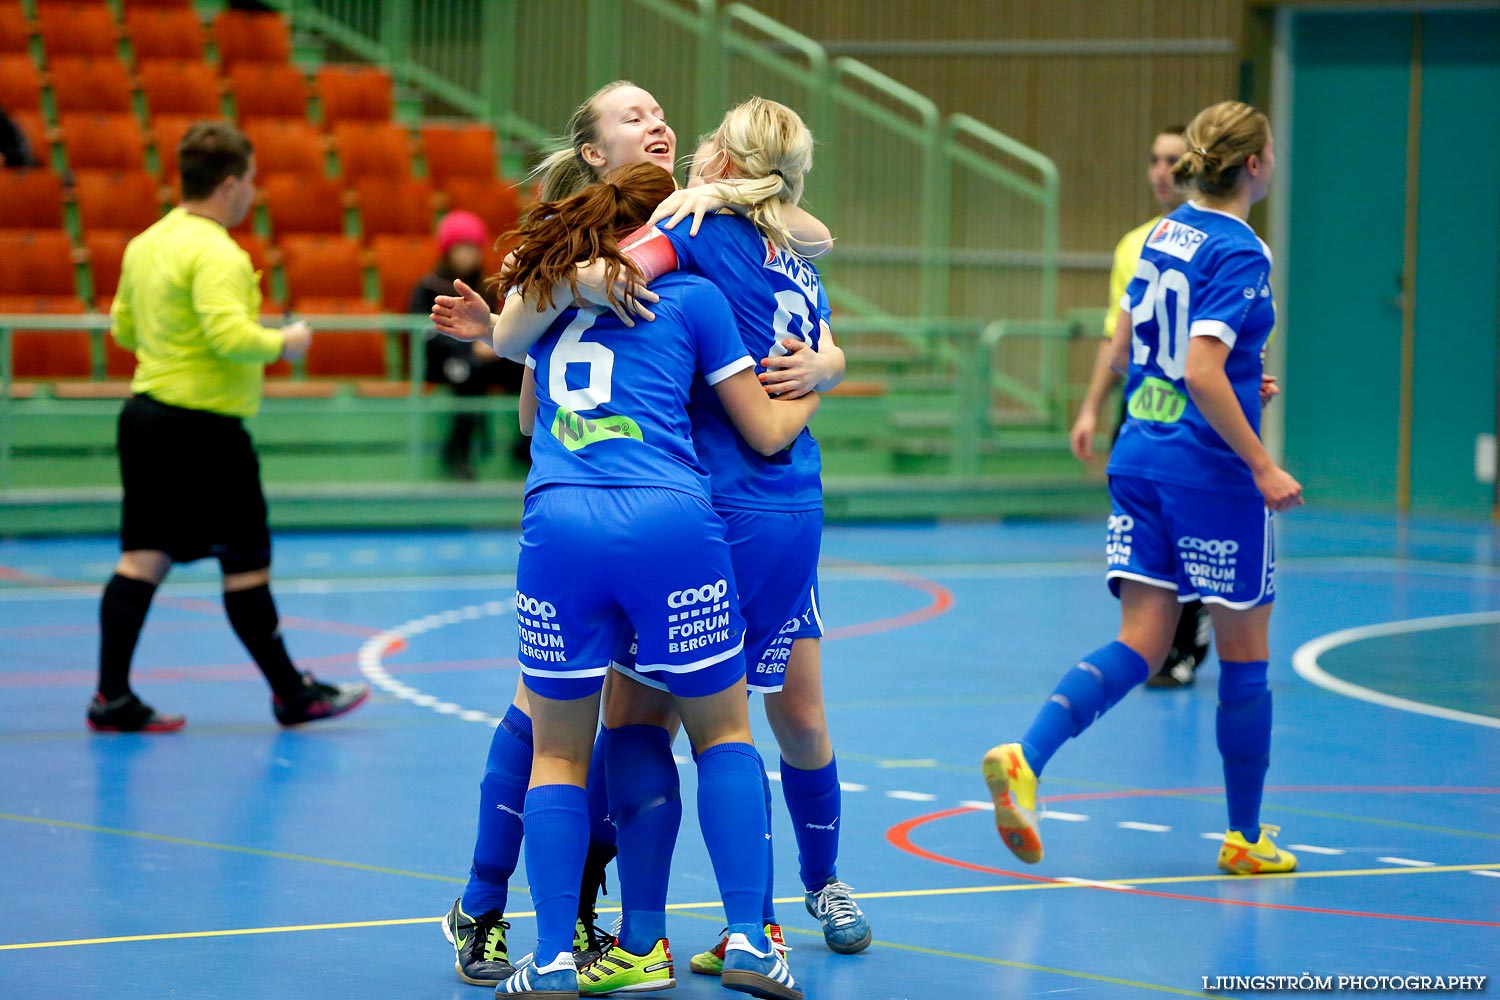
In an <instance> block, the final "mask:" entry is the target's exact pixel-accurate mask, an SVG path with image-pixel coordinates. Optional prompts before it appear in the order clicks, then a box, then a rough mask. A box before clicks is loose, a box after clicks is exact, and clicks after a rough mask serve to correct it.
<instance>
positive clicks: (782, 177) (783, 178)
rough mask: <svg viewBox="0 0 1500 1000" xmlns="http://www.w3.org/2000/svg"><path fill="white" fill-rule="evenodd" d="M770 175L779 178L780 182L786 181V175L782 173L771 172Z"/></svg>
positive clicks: (777, 171) (778, 171)
mask: <svg viewBox="0 0 1500 1000" xmlns="http://www.w3.org/2000/svg"><path fill="white" fill-rule="evenodd" d="M771 173H773V174H775V175H776V176H777V177H780V178H781V179H782V180H786V174H784V173H782V172H781V171H780V170H772V171H771Z"/></svg>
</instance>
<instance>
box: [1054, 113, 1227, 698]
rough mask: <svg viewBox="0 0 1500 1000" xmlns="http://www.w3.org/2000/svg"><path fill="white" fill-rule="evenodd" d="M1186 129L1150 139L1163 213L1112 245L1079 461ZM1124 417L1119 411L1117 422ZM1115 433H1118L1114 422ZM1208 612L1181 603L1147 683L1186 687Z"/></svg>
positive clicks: (1089, 451) (1175, 198) (1177, 197)
mask: <svg viewBox="0 0 1500 1000" xmlns="http://www.w3.org/2000/svg"><path fill="white" fill-rule="evenodd" d="M1184 131H1185V129H1184V128H1183V127H1182V126H1180V125H1174V126H1172V127H1170V128H1164V129H1162V130H1161V131H1160V132H1158V133H1157V135H1156V138H1155V139H1153V140H1152V141H1151V159H1150V161H1149V162H1148V164H1147V167H1146V181H1147V183H1149V184H1150V185H1151V193H1152V195H1154V196H1155V198H1156V204H1157V206H1158V207H1159V208H1160V209H1161V212H1160V213H1159V214H1158V215H1157V216H1156V217H1155V218H1153V219H1152V220H1151V221H1149V222H1145V223H1142V224H1141V225H1139V226H1137V227H1136V228H1134V229H1132V230H1131V231H1130V232H1128V233H1126V234H1125V235H1124V236H1123V237H1121V238H1120V242H1119V243H1117V244H1116V245H1115V262H1114V266H1113V267H1112V268H1111V269H1110V272H1109V308H1108V309H1107V310H1106V311H1105V314H1104V331H1103V332H1104V340H1103V342H1102V343H1100V345H1099V352H1098V354H1096V355H1095V357H1094V370H1093V372H1092V373H1091V374H1090V376H1089V387H1088V391H1087V392H1086V393H1085V394H1084V397H1083V403H1082V405H1081V406H1080V408H1079V411H1078V419H1077V420H1075V421H1074V422H1073V428H1072V430H1071V431H1069V432H1068V443H1069V445H1070V446H1071V447H1072V449H1073V455H1074V456H1075V457H1076V458H1077V459H1078V460H1079V461H1080V462H1087V461H1089V460H1091V459H1092V458H1093V457H1094V435H1095V434H1096V433H1097V432H1098V429H1099V411H1100V410H1101V409H1102V408H1103V406H1104V400H1105V397H1107V396H1108V395H1109V391H1110V390H1111V389H1113V388H1114V385H1115V381H1116V380H1117V379H1118V378H1119V376H1118V375H1116V374H1115V372H1114V370H1113V369H1111V368H1110V366H1109V358H1110V343H1111V342H1112V341H1113V339H1114V337H1115V336H1116V331H1117V330H1120V331H1123V332H1122V334H1121V335H1123V336H1129V335H1130V313H1129V312H1128V311H1127V310H1125V309H1121V308H1120V299H1121V298H1122V297H1123V296H1124V295H1125V286H1126V285H1128V284H1130V279H1131V278H1132V277H1134V276H1135V265H1136V262H1137V261H1139V260H1140V259H1141V248H1142V247H1144V246H1145V245H1146V237H1147V236H1149V235H1150V234H1151V230H1152V229H1154V228H1155V227H1156V224H1157V223H1158V222H1160V221H1161V220H1162V217H1163V216H1165V215H1167V214H1169V213H1170V212H1172V211H1173V210H1174V209H1176V208H1177V207H1179V206H1180V205H1181V204H1182V203H1183V201H1185V200H1186V196H1185V195H1184V194H1183V193H1182V192H1181V191H1179V190H1178V189H1177V187H1176V185H1175V184H1173V183H1172V168H1173V167H1174V166H1176V165H1177V161H1178V160H1179V159H1181V158H1182V154H1184V153H1186V152H1187V140H1186V139H1184V138H1183V132H1184ZM1123 420H1124V417H1123V415H1122V417H1121V422H1123ZM1115 433H1117V434H1118V433H1119V426H1118V424H1117V425H1116V428H1115ZM1209 627H1210V626H1209V621H1208V614H1207V613H1206V612H1205V611H1204V610H1203V603H1202V602H1201V601H1190V602H1189V603H1187V604H1184V605H1183V606H1182V617H1181V618H1180V619H1179V620H1178V623H1177V634H1176V636H1175V637H1174V638H1173V640H1172V649H1171V651H1170V652H1168V653H1167V659H1166V662H1165V663H1164V664H1162V668H1161V671H1160V672H1159V673H1157V674H1156V675H1155V676H1153V677H1152V678H1151V679H1150V680H1148V681H1147V682H1146V686H1147V687H1167V688H1175V687H1186V686H1188V685H1189V684H1191V683H1193V679H1194V677H1195V675H1196V673H1197V670H1198V666H1199V665H1200V664H1201V663H1202V662H1203V658H1204V657H1205V656H1207V655H1208V641H1209V638H1210V632H1209Z"/></svg>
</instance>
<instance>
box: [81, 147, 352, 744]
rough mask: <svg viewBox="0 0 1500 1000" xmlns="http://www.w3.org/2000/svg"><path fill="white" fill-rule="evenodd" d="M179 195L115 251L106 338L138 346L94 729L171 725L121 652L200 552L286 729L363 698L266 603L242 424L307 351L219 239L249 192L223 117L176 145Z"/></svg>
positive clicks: (256, 476) (251, 452)
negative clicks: (275, 323) (275, 320)
mask: <svg viewBox="0 0 1500 1000" xmlns="http://www.w3.org/2000/svg"><path fill="white" fill-rule="evenodd" d="M177 156H178V163H179V169H180V173H181V175H182V199H181V203H180V204H179V205H178V206H177V207H176V208H174V209H173V210H172V211H171V212H170V213H168V214H167V215H166V216H165V217H164V218H162V219H161V220H160V221H158V222H157V223H156V224H155V225H153V226H151V228H149V229H147V230H146V231H145V232H143V233H141V234H140V235H139V236H137V237H136V238H135V239H133V240H131V241H130V244H129V245H128V246H127V247H126V248H125V258H124V261H123V263H122V265H121V272H120V283H119V288H118V290H117V291H116V293H115V300H114V306H113V307H112V308H111V310H110V317H111V320H112V322H113V331H112V332H113V335H114V338H115V340H117V341H118V342H119V344H120V346H121V347H123V348H125V349H126V350H128V351H133V352H134V353H135V356H136V368H135V378H134V379H133V380H132V381H131V386H130V387H131V389H132V391H133V392H134V395H133V396H132V397H131V398H130V400H129V401H127V402H126V403H125V406H124V408H123V409H122V411H121V412H120V419H119V426H118V436H117V445H118V447H117V451H118V453H119V460H120V478H121V480H122V483H123V486H124V494H125V499H124V510H123V513H122V517H121V523H120V550H121V553H120V561H119V562H118V563H117V564H116V565H115V572H114V575H113V576H112V577H111V578H110V580H109V582H108V583H107V584H106V585H105V587H104V598H103V601H102V602H101V604H100V608H99V625H100V640H99V687H98V691H97V692H96V693H95V695H94V698H93V701H92V702H91V703H90V704H89V708H88V725H89V728H90V729H93V730H95V731H97V732H171V731H173V730H177V729H181V728H182V727H183V725H184V724H185V722H186V720H185V719H184V718H183V717H182V716H180V715H161V714H159V713H157V712H156V711H155V710H154V709H152V708H151V706H149V705H147V704H145V703H144V702H142V701H141V700H140V698H138V697H136V695H135V693H134V692H132V691H131V689H130V662H131V659H132V657H133V655H134V653H135V646H136V641H137V639H138V638H139V636H140V632H141V626H142V625H143V624H144V623H145V620H146V613H147V611H148V610H149V609H150V607H151V599H152V597H153V596H154V595H155V593H156V588H157V586H158V585H159V584H160V583H161V581H162V579H163V578H165V577H166V575H167V571H168V570H169V569H171V567H172V564H173V563H178V562H193V561H195V560H198V559H202V558H204V557H205V556H212V557H214V558H216V559H217V560H218V561H219V566H220V569H221V570H222V571H223V574H224V610H225V612H226V613H227V615H228V617H229V624H230V626H231V627H232V628H233V629H234V632H235V635H237V636H238V637H239V639H240V641H241V642H242V643H243V644H244V646H245V648H246V650H248V651H249V653H250V655H251V657H252V658H253V659H254V660H255V663H256V665H257V666H258V667H259V668H260V671H261V673H262V674H264V675H265V678H266V681H267V683H269V684H270V686H271V693H272V710H273V712H274V714H275V716H276V719H277V721H278V722H280V723H281V724H282V725H285V726H291V725H296V724H298V723H302V722H310V721H313V720H315V719H326V718H331V717H333V716H335V715H341V714H343V713H344V712H347V711H349V710H351V709H353V708H356V707H357V706H359V705H360V704H362V703H363V702H364V701H365V699H366V698H368V697H369V694H370V691H369V688H368V686H366V685H364V684H343V685H332V684H322V683H319V682H318V681H317V680H315V679H314V678H313V676H312V675H311V674H310V673H301V672H299V671H298V670H297V668H296V667H295V666H294V665H293V663H292V660H291V657H290V656H288V655H287V651H286V646H285V644H284V643H283V642H282V638H281V626H280V620H279V618H278V616H277V613H276V603H275V601H274V600H272V598H271V589H270V581H271V534H270V529H269V527H268V526H267V523H266V499H265V496H264V494H263V493H262V492H261V486H260V462H259V460H258V459H257V458H256V454H255V447H254V445H253V444H252V443H251V441H250V435H249V434H248V433H246V431H245V427H244V419H245V418H246V417H251V416H254V415H255V413H256V411H257V409H259V407H260V396H261V382H262V379H263V376H264V369H265V366H266V365H267V364H269V363H270V362H273V361H276V360H277V359H278V358H289V359H297V358H300V357H302V356H303V355H304V354H306V353H307V348H308V345H309V343H311V340H312V331H311V330H310V329H309V328H308V326H307V324H305V323H293V324H291V325H289V326H286V327H284V328H282V329H280V330H273V329H268V328H267V327H263V326H261V325H260V322H259V319H258V317H259V315H260V289H259V287H258V284H257V275H256V274H255V271H254V269H253V268H252V267H251V265H250V257H249V255H248V254H246V253H245V251H244V250H242V249H240V247H239V246H238V245H237V244H236V243H235V242H234V240H233V239H231V238H230V236H229V229H230V228H231V227H233V226H235V225H238V224H239V222H240V221H241V220H243V219H244V217H245V213H246V212H248V211H249V209H250V206H251V204H252V203H253V202H254V200H255V158H254V154H253V151H252V149H251V146H250V141H249V140H248V139H246V138H245V136H244V134H243V133H241V132H240V130H239V129H237V128H235V127H234V126H233V125H230V124H228V123H227V122H199V123H197V124H195V125H193V126H192V127H190V128H189V129H188V130H187V133H186V134H185V135H184V136H183V138H182V143H181V145H179V146H178V150H177Z"/></svg>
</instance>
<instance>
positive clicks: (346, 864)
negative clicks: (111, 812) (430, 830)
mask: <svg viewBox="0 0 1500 1000" xmlns="http://www.w3.org/2000/svg"><path fill="white" fill-rule="evenodd" d="M0 820H10V821H12V822H15V823H35V824H37V825H39V826H56V827H62V828H63V829H65V830H82V831H84V832H85V833H109V834H114V835H115V836H117V837H134V838H135V839H137V840H151V841H156V842H158V843H163V844H181V845H183V846H184V847H206V848H208V849H210V850H214V851H229V852H231V853H234V854H250V855H253V856H255V857H258V858H274V859H275V860H277V861H306V862H308V863H309V864H314V865H328V866H329V867H332V868H350V869H353V870H355V871H362V872H375V873H376V874H379V875H401V876H404V877H406V878H420V879H426V880H428V881H431V882H451V883H455V884H458V885H462V884H463V883H464V882H467V881H468V879H467V878H454V877H453V876H451V875H431V874H428V873H427V872H412V871H406V870H405V869H402V868H384V867H381V866H380V865H364V864H360V863H359V862H357V861H340V860H338V859H337V858H318V857H314V856H312V855H310V854H289V853H287V852H285V851H267V850H264V849H263V848H259V847H241V846H239V845H238V844H216V843H214V842H213V841H211V840H192V839H191V838H188V837H172V836H168V835H167V834H164V833H143V832H141V831H140V830H119V829H116V828H114V827H109V826H93V825H91V824H89V823H73V822H70V821H68V820H62V819H45V818H43V817H40V816H21V815H18V814H16V813H4V812H0Z"/></svg>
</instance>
